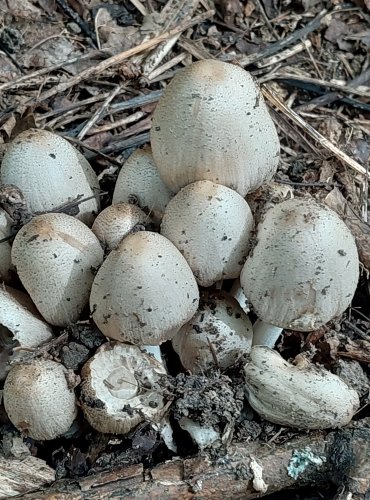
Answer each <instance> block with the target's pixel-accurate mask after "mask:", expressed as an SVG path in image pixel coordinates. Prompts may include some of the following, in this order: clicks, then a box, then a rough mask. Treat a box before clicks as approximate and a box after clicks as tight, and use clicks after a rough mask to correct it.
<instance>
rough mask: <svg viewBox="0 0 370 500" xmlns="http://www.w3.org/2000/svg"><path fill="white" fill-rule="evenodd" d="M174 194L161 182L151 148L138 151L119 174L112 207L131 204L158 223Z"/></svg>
mask: <svg viewBox="0 0 370 500" xmlns="http://www.w3.org/2000/svg"><path fill="white" fill-rule="evenodd" d="M172 196H173V193H172V192H171V191H170V190H169V188H168V187H167V186H166V185H165V184H164V182H163V181H162V179H161V177H160V175H159V172H158V168H157V165H156V164H155V163H154V159H153V155H152V150H151V148H150V147H145V148H143V149H137V150H136V151H134V152H133V153H132V155H131V156H130V157H129V158H128V159H127V160H126V162H125V164H124V165H123V167H122V168H121V170H120V173H119V174H118V178H117V182H116V185H115V188H114V193H113V204H116V203H122V202H125V203H134V204H136V205H138V206H139V207H141V208H142V209H143V210H144V211H145V212H146V213H148V214H150V215H151V216H153V218H154V219H156V220H158V221H160V220H161V219H162V215H163V212H164V209H165V208H166V205H167V203H168V202H169V201H170V199H171V197H172Z"/></svg>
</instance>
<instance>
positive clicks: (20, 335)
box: [0, 285, 53, 380]
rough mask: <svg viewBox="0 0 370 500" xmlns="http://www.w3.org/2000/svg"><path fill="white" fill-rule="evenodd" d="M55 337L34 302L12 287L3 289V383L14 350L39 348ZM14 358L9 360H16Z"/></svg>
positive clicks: (0, 336) (0, 317) (0, 295)
mask: <svg viewBox="0 0 370 500" xmlns="http://www.w3.org/2000/svg"><path fill="white" fill-rule="evenodd" d="M52 336H53V333H52V330H51V328H50V326H49V325H48V324H47V323H45V322H44V321H42V319H41V317H40V315H39V314H38V312H37V309H36V307H35V306H34V304H33V303H32V301H31V299H30V298H29V297H28V296H27V295H26V294H25V293H22V292H19V291H18V290H14V288H11V287H5V286H4V285H3V286H0V380H1V379H2V378H3V377H4V375H5V373H6V371H7V367H6V364H5V363H6V362H7V361H8V360H9V357H10V351H11V350H12V348H13V347H15V346H17V347H26V348H27V347H28V348H29V347H37V346H39V345H41V344H43V343H44V342H46V341H48V340H50V339H51V338H52ZM14 357H15V356H14V355H13V356H11V358H10V359H14Z"/></svg>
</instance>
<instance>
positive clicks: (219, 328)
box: [172, 290, 253, 373]
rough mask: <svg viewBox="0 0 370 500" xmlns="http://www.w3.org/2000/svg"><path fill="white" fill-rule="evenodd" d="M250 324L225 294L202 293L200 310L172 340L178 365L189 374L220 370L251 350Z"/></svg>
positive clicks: (214, 291) (219, 292)
mask: <svg viewBox="0 0 370 500" xmlns="http://www.w3.org/2000/svg"><path fill="white" fill-rule="evenodd" d="M252 335H253V330H252V324H251V322H250V320H249V318H248V316H247V315H246V314H245V312H244V311H243V309H242V308H241V307H240V305H239V304H238V302H237V301H236V300H235V299H234V298H233V297H231V296H230V295H228V294H227V293H225V292H221V291H217V290H212V291H208V290H204V291H203V292H202V293H201V297H200V303H199V309H198V311H197V312H196V314H195V315H194V316H193V317H192V319H191V320H190V321H189V322H188V323H186V324H185V325H184V326H183V327H182V328H180V330H179V331H178V333H177V334H176V335H175V337H174V339H173V340H172V345H173V347H174V349H175V351H176V352H177V354H178V355H179V358H180V361H181V364H182V365H183V367H184V368H185V369H186V370H190V371H191V372H192V373H203V372H204V371H205V370H208V369H209V368H213V367H216V368H220V369H222V370H224V369H226V368H228V367H229V366H231V365H232V364H234V363H235V362H236V361H237V359H239V358H240V357H241V356H242V355H243V354H244V353H248V352H249V351H250V350H251V346H252Z"/></svg>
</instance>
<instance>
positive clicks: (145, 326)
mask: <svg viewBox="0 0 370 500" xmlns="http://www.w3.org/2000/svg"><path fill="white" fill-rule="evenodd" d="M198 302H199V291H198V287H197V284H196V281H195V278H194V276H193V273H192V272H191V269H190V268H189V266H188V264H187V262H186V260H185V259H184V257H183V256H182V255H181V253H180V252H179V251H178V250H177V248H176V247H175V246H174V245H173V244H172V243H171V242H170V241H169V240H167V239H166V238H165V237H164V236H161V235H160V234H157V233H151V232H146V231H141V232H138V233H133V234H130V235H129V236H127V237H126V238H125V239H124V240H123V241H122V242H121V244H120V245H119V247H118V248H117V250H113V251H112V252H111V253H110V254H109V255H108V257H107V258H106V259H105V261H104V263H103V265H102V266H101V268H100V269H99V271H98V273H97V275H96V277H95V280H94V283H93V286H92V289H91V296H90V308H91V311H92V316H93V319H94V321H95V323H96V324H97V326H98V327H99V328H100V330H101V331H102V332H103V333H104V335H106V336H107V337H109V338H112V339H115V340H120V341H121V342H131V343H133V344H138V345H144V344H149V345H158V344H161V343H162V342H165V341H166V340H170V339H171V338H172V337H173V336H174V335H175V333H176V332H177V331H178V330H179V328H181V326H182V325H183V324H184V323H186V322H187V321H189V319H190V318H191V317H192V316H193V314H194V313H195V311H196V310H197V307H198Z"/></svg>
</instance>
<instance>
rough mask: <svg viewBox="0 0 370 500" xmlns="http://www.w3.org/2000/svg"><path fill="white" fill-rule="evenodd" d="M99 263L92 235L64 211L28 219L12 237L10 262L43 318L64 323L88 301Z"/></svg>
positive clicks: (100, 255) (72, 319)
mask: <svg viewBox="0 0 370 500" xmlns="http://www.w3.org/2000/svg"><path fill="white" fill-rule="evenodd" d="M102 261H103V249H102V247H101V246H100V243H99V240H98V239H97V237H96V236H95V234H94V233H93V232H92V231H91V230H90V229H89V228H88V227H87V226H86V225H85V224H83V223H82V222H81V221H79V220H77V219H75V218H74V217H71V216H70V215H66V214H57V213H49V214H44V215H39V216H37V217H35V218H33V219H32V220H31V221H30V222H29V223H28V224H26V225H25V226H23V227H22V229H21V230H20V231H19V232H18V234H17V236H16V237H15V239H14V243H13V247H12V262H13V264H14V265H15V266H16V268H17V272H18V275H19V278H20V280H21V281H22V284H23V286H24V287H25V289H26V290H27V292H28V293H29V295H30V297H31V299H32V300H33V302H34V303H35V305H36V307H37V309H38V310H39V311H40V313H41V314H42V316H43V317H44V318H45V319H46V321H47V322H48V323H50V324H52V325H56V326H67V325H69V324H71V323H73V322H75V321H77V319H78V317H79V315H80V313H81V311H82V309H83V308H84V307H85V305H86V304H87V302H88V300H89V294H90V289H91V285H92V282H93V279H94V273H93V271H94V268H97V267H99V265H100V264H101V263H102Z"/></svg>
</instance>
